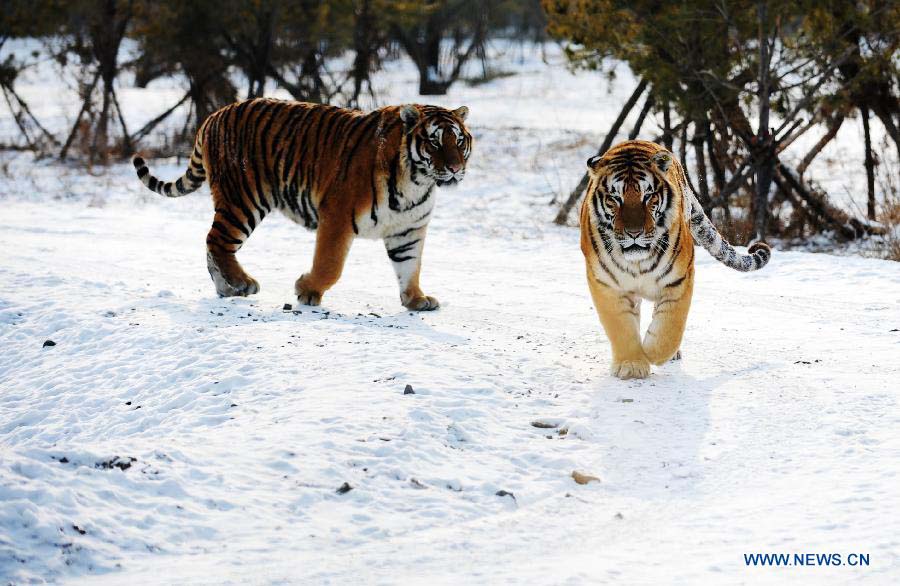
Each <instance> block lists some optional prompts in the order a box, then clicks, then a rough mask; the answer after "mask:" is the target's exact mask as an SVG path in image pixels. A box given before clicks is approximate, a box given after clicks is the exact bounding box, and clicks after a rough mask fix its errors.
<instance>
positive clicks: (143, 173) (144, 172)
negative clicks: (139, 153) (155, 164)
mask: <svg viewBox="0 0 900 586" xmlns="http://www.w3.org/2000/svg"><path fill="white" fill-rule="evenodd" d="M148 173H150V169H148V168H147V167H141V168H140V169H138V170H137V175H138V179H143V178H144V177H146V176H147V174H148Z"/></svg>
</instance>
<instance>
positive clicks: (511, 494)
mask: <svg viewBox="0 0 900 586" xmlns="http://www.w3.org/2000/svg"><path fill="white" fill-rule="evenodd" d="M494 494H495V495H497V496H508V497H512V500H516V495H514V494H513V493H511V492H509V491H508V490H498V491H497V492H495V493H494Z"/></svg>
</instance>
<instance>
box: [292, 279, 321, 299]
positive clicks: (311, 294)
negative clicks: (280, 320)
mask: <svg viewBox="0 0 900 586" xmlns="http://www.w3.org/2000/svg"><path fill="white" fill-rule="evenodd" d="M306 279H307V276H306V275H305V274H304V275H302V276H301V277H300V278H299V279H297V282H296V283H294V292H295V293H296V294H297V302H298V303H300V304H301V305H311V306H313V307H316V306H318V305H321V303H322V293H321V292H320V291H316V290H315V289H312V288H311V287H309V285H307V284H305V281H306Z"/></svg>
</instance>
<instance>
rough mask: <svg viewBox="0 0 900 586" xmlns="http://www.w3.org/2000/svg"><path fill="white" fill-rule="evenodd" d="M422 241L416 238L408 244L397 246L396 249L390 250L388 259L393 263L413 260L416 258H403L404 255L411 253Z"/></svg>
mask: <svg viewBox="0 0 900 586" xmlns="http://www.w3.org/2000/svg"><path fill="white" fill-rule="evenodd" d="M419 240H421V238H416V239H415V240H410V241H409V242H407V243H406V244H401V245H400V246H395V247H394V248H390V249H388V251H387V253H388V257H390V259H391V261H392V262H404V261H407V260H410V259H413V258H416V257H415V256H402V255H403V254H404V253H407V252H409V251H410V250H412V249H413V247H414V246H415V245H416V244H417V243H418V242H419Z"/></svg>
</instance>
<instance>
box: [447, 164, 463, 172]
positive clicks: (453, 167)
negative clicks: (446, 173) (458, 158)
mask: <svg viewBox="0 0 900 586" xmlns="http://www.w3.org/2000/svg"><path fill="white" fill-rule="evenodd" d="M447 168H448V169H450V172H451V173H457V172H459V170H460V169H462V163H447Z"/></svg>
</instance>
